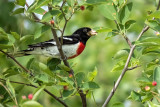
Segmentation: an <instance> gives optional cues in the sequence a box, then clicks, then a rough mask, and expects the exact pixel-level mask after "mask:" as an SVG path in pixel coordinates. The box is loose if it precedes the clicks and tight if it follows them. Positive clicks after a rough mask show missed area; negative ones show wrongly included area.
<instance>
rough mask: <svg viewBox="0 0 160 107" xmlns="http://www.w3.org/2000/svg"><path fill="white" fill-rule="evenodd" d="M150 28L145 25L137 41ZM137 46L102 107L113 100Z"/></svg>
mask: <svg viewBox="0 0 160 107" xmlns="http://www.w3.org/2000/svg"><path fill="white" fill-rule="evenodd" d="M159 7H160V0H159V3H158V6H157V10H158V9H159ZM153 20H154V18H153ZM148 29H149V26H146V27H144V28H143V29H142V31H141V33H140V34H139V35H138V37H137V41H138V40H139V39H140V38H141V36H142V35H143V34H144V33H145V32H146V31H147V30H148ZM135 47H136V45H135V44H134V45H133V46H132V48H131V49H130V53H129V55H128V58H127V61H126V64H125V66H124V68H123V70H122V73H121V75H120V76H119V78H118V80H117V81H116V84H115V86H114V88H113V89H112V90H111V92H110V94H109V96H108V97H107V99H106V100H105V102H104V104H103V106H102V107H106V106H107V104H108V103H109V101H110V100H111V98H112V96H113V95H114V93H115V91H116V89H117V88H118V86H119V84H120V82H121V80H122V78H123V76H124V75H125V73H126V71H127V70H128V64H129V62H130V60H131V56H132V54H133V52H134V49H135Z"/></svg>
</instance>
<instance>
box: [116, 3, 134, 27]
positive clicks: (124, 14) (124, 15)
mask: <svg viewBox="0 0 160 107" xmlns="http://www.w3.org/2000/svg"><path fill="white" fill-rule="evenodd" d="M132 6H133V3H132V2H130V3H128V4H126V5H125V6H124V7H123V8H122V10H121V11H120V12H119V20H120V22H121V24H122V25H124V24H125V23H126V22H127V21H128V18H129V16H130V13H131V10H132Z"/></svg>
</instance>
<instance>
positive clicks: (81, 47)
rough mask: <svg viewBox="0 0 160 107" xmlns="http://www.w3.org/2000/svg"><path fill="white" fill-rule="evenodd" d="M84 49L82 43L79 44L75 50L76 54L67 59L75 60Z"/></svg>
mask: <svg viewBox="0 0 160 107" xmlns="http://www.w3.org/2000/svg"><path fill="white" fill-rule="evenodd" d="M84 48H85V45H84V44H83V43H82V42H80V43H79V46H78V49H77V54H76V55H73V56H71V57H69V58H68V59H72V58H75V57H76V56H78V55H80V54H81V53H82V52H83V50H84Z"/></svg>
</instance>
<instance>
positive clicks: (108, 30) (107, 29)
mask: <svg viewBox="0 0 160 107" xmlns="http://www.w3.org/2000/svg"><path fill="white" fill-rule="evenodd" d="M111 31H112V29H111V28H100V29H98V30H96V32H98V33H102V32H111Z"/></svg>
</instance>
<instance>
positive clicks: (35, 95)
mask: <svg viewBox="0 0 160 107" xmlns="http://www.w3.org/2000/svg"><path fill="white" fill-rule="evenodd" d="M45 87H46V86H45V85H42V86H40V87H39V88H37V89H36V91H35V92H34V95H33V98H32V100H38V97H39V95H40V94H41V92H42V91H43V90H44V88H45Z"/></svg>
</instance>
